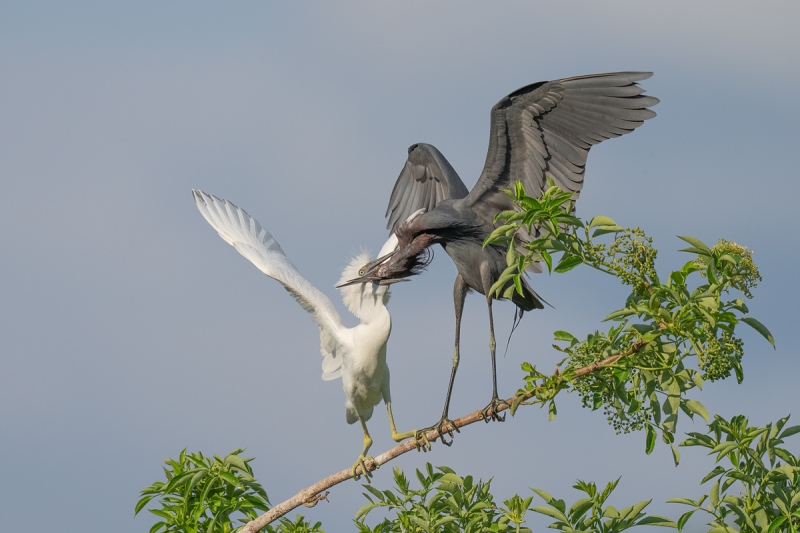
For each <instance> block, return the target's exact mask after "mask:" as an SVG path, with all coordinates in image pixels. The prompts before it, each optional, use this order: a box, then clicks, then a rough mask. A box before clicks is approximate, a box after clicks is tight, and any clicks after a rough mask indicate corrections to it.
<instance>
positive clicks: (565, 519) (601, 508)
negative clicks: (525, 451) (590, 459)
mask: <svg viewBox="0 0 800 533" xmlns="http://www.w3.org/2000/svg"><path fill="white" fill-rule="evenodd" d="M618 483H619V479H617V480H616V481H612V482H610V483H608V484H607V485H606V487H605V489H603V491H598V490H597V485H595V483H594V482H588V483H587V482H585V481H580V480H578V482H577V483H576V484H575V485H573V488H575V489H576V490H578V491H580V492H583V493H584V494H586V496H584V497H582V498H580V499H578V500H576V501H575V503H573V504H572V505H571V506H570V507H569V509H567V505H566V503H564V500H557V499H555V498H554V497H552V496H551V495H550V494H548V493H547V492H545V491H543V490H541V489H531V490H533V491H534V492H535V493H536V494H538V495H539V496H540V497H541V498H542V499H543V500H544V501H545V503H546V504H547V505H543V506H537V507H533V508H532V509H531V511H533V512H536V513H540V514H543V515H545V516H549V517H550V518H553V519H554V520H555V522H553V523H552V524H550V528H552V529H558V530H561V531H569V532H575V533H578V532H586V533H589V532H591V533H619V532H621V531H625V530H626V529H630V528H632V527H637V526H663V527H673V528H674V527H676V525H675V522H673V521H671V520H669V519H668V518H664V517H663V516H657V515H651V516H647V515H646V514H645V512H644V509H645V508H646V507H647V506H648V505H650V502H651V501H652V500H645V501H641V502H639V503H637V504H635V505H632V506H630V507H625V508H623V509H617V508H616V507H614V506H613V505H605V503H606V500H608V498H609V496H611V493H612V492H613V491H614V489H615V488H616V487H617V484H618Z"/></svg>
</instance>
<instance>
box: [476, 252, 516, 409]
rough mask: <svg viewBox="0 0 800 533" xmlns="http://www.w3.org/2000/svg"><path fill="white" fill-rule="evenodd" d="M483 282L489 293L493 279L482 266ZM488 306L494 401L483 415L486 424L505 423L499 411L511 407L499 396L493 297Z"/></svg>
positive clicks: (489, 298)
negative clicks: (492, 422) (500, 408)
mask: <svg viewBox="0 0 800 533" xmlns="http://www.w3.org/2000/svg"><path fill="white" fill-rule="evenodd" d="M481 278H482V279H481V281H483V286H484V294H488V293H489V289H490V288H491V286H492V282H491V278H490V276H489V274H488V269H487V268H484V267H483V265H482V268H481ZM486 304H487V306H488V308H489V351H490V352H491V355H492V400H491V401H490V402H489V405H487V406H486V407H485V408H484V409H483V410H482V411H481V414H482V415H483V420H484V422H489V421H490V420H496V421H498V422H504V421H505V419H506V415H503V416H500V414H499V413H498V409H499V407H500V406H503V405H504V406H505V407H506V408H508V407H510V405H508V404H507V403H506V402H505V400H501V399H500V398H499V397H498V396H497V361H496V357H495V350H496V348H497V343H496V342H495V340H494V317H493V316H492V297H491V296H487V297H486Z"/></svg>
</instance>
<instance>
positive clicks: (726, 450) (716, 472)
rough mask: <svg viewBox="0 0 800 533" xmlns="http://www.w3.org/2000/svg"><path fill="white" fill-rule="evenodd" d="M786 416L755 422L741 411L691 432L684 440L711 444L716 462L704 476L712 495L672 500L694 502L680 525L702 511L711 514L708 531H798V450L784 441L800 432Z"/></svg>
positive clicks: (680, 526) (799, 463)
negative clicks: (762, 424) (703, 430)
mask: <svg viewBox="0 0 800 533" xmlns="http://www.w3.org/2000/svg"><path fill="white" fill-rule="evenodd" d="M788 420H789V417H788V416H787V417H784V418H781V419H780V420H778V421H777V422H775V424H772V423H770V424H767V425H766V426H765V427H756V426H750V425H749V423H748V420H747V418H745V417H744V416H743V415H739V416H734V417H733V418H731V419H730V420H725V419H724V418H722V417H720V416H715V417H714V421H713V422H712V423H711V424H709V431H708V433H707V434H702V433H694V432H693V433H689V434H688V435H689V438H688V439H686V440H685V441H683V442H681V444H680V445H681V446H700V447H704V448H708V449H709V450H710V451H709V455H716V463H717V466H716V467H714V469H713V470H711V472H709V473H708V474H707V475H706V476H705V477H704V478H703V481H702V483H707V482H711V481H713V482H714V483H713V485H712V487H711V491H710V493H709V494H704V495H702V496H701V497H700V498H698V499H697V500H690V499H687V498H674V499H672V500H669V502H670V503H679V504H683V505H688V506H690V507H692V509H691V510H690V511H687V512H686V513H684V514H683V515H682V516H681V517H680V519H679V520H678V529H679V530H682V529H683V528H684V526H685V525H686V522H687V521H688V520H689V518H690V517H691V516H692V515H693V514H694V513H696V512H697V511H703V512H705V513H707V514H709V515H710V516H711V520H712V521H711V522H710V524H709V525H710V526H711V529H710V533H727V532H734V531H741V532H742V533H773V532H775V531H786V532H792V533H795V532H796V531H798V529H800V455H799V456H795V455H792V453H791V452H789V451H788V450H786V449H785V448H783V447H782V445H783V444H784V439H785V438H787V437H790V436H792V435H794V434H796V433H800V426H791V427H786V422H788ZM737 490H738V494H736V493H735V492H736V491H737ZM734 525H735V527H734Z"/></svg>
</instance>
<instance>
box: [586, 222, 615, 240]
mask: <svg viewBox="0 0 800 533" xmlns="http://www.w3.org/2000/svg"><path fill="white" fill-rule="evenodd" d="M622 229H623V228H621V227H619V226H617V225H613V226H602V227H599V228H597V229H596V230H594V233H592V238H593V239H594V238H595V237H600V236H601V235H605V234H607V233H619V232H620V231H622Z"/></svg>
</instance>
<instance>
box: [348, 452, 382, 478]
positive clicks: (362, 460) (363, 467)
mask: <svg viewBox="0 0 800 533" xmlns="http://www.w3.org/2000/svg"><path fill="white" fill-rule="evenodd" d="M366 461H370V462H371V463H372V464H373V465H375V470H377V469H378V464H377V463H376V462H375V458H374V457H372V456H366V457H365V456H363V455H362V456H360V457H359V458H358V459H357V460H356V462H355V463H354V464H353V469H352V470H351V473H352V474H353V479H355V480H356V481H358V480H359V479H361V474H358V473H357V470H358V467H359V466H360V467H361V472H362V473H363V475H364V478H365V479H366V480H367V483H370V478H371V477H372V472H370V471H369V470H368V469H367V465H366Z"/></svg>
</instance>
